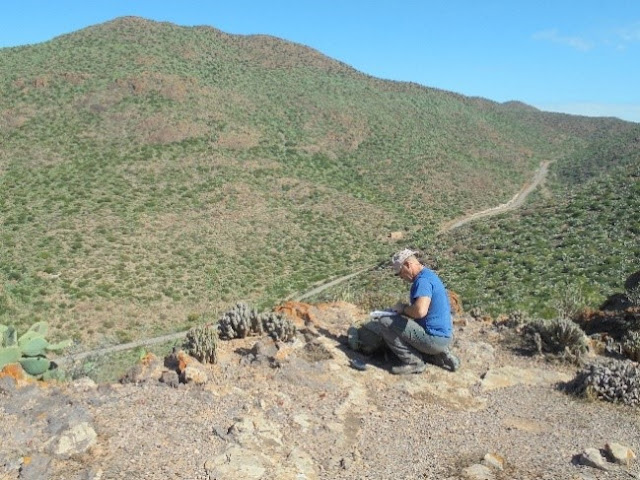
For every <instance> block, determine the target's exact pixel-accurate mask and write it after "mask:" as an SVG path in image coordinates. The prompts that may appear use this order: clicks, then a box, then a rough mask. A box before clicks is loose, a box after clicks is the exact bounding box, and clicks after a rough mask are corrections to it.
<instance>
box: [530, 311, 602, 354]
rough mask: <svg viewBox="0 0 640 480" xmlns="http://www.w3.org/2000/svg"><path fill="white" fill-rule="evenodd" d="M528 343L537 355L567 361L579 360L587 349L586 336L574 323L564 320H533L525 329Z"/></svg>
mask: <svg viewBox="0 0 640 480" xmlns="http://www.w3.org/2000/svg"><path fill="white" fill-rule="evenodd" d="M525 332H526V333H527V337H526V338H528V341H529V343H530V344H531V343H533V345H535V348H536V349H537V350H538V352H539V353H552V354H559V355H563V356H565V358H567V359H573V360H577V359H580V357H581V356H582V354H584V353H585V352H586V351H587V350H588V349H589V344H588V342H587V336H586V335H585V333H584V331H583V330H582V329H581V328H580V327H579V326H578V325H577V324H576V323H574V322H572V321H571V320H568V319H566V318H558V319H555V320H548V321H545V320H534V321H532V322H530V323H528V324H527V325H526V327H525Z"/></svg>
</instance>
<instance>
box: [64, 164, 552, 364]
mask: <svg viewBox="0 0 640 480" xmlns="http://www.w3.org/2000/svg"><path fill="white" fill-rule="evenodd" d="M549 163H550V162H548V161H547V162H543V163H542V164H540V168H539V169H538V170H537V171H536V173H535V174H534V176H533V178H532V179H531V181H529V182H527V183H526V184H525V185H524V186H523V187H522V189H521V190H520V191H519V192H518V193H516V194H515V195H514V196H513V198H512V199H511V200H509V201H508V202H507V203H503V204H502V205H498V206H497V207H492V208H488V209H486V210H482V211H481V212H476V213H472V214H470V215H465V216H464V217H461V218H457V219H454V220H452V221H450V222H447V223H446V224H445V225H444V226H443V227H442V228H441V229H440V231H439V232H438V234H442V233H446V232H448V231H451V230H453V229H456V228H458V227H461V226H462V225H465V224H466V223H469V222H472V221H474V220H477V219H478V218H484V217H490V216H493V215H499V214H501V213H504V212H508V211H510V210H514V209H516V208H519V207H520V206H522V204H523V203H524V201H525V200H526V198H527V197H528V196H529V194H530V193H531V192H533V191H534V190H535V189H536V187H538V185H540V183H541V182H542V181H543V180H544V179H545V178H546V176H547V173H548V171H549ZM376 266H377V264H375V265H367V266H366V267H363V268H362V269H360V270H358V271H357V272H354V273H350V274H349V275H344V276H342V277H339V278H336V279H334V280H331V281H329V282H327V283H323V284H322V285H319V286H317V287H314V288H313V289H311V290H309V291H307V292H305V293H302V294H299V295H294V296H292V297H291V298H293V299H294V300H296V301H301V300H305V299H307V298H310V297H312V296H314V295H317V294H318V293H321V292H323V291H324V290H326V289H327V288H331V287H333V286H335V285H339V284H341V283H343V282H346V281H347V280H350V279H352V278H354V277H356V276H358V275H360V274H362V273H364V272H366V271H368V270H371V269H372V268H374V267H376ZM184 336H186V332H178V333H172V334H169V335H163V336H161V337H155V338H149V339H145V340H138V341H136V342H130V343H123V344H120V345H115V346H111V347H106V348H101V349H99V350H91V351H88V352H81V353H76V354H72V355H67V356H65V357H62V358H58V359H57V361H58V362H60V363H66V362H72V361H78V360H82V359H85V358H87V357H90V356H100V355H106V354H110V353H116V352H120V351H123V350H130V349H133V348H137V347H142V346H148V345H156V344H158V343H164V342H168V341H171V340H177V339H179V338H183V337H184Z"/></svg>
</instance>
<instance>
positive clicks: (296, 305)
mask: <svg viewBox="0 0 640 480" xmlns="http://www.w3.org/2000/svg"><path fill="white" fill-rule="evenodd" d="M311 308H312V306H311V305H310V304H308V303H301V302H294V301H289V302H286V303H283V304H282V305H278V306H277V307H276V308H274V309H273V311H274V312H276V313H284V314H285V315H286V316H287V317H289V318H291V320H292V321H293V324H294V325H295V326H296V327H298V328H302V327H304V326H305V325H306V324H307V323H314V322H315V317H314V315H313V314H312V313H311Z"/></svg>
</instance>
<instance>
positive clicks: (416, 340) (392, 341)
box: [365, 315, 453, 365]
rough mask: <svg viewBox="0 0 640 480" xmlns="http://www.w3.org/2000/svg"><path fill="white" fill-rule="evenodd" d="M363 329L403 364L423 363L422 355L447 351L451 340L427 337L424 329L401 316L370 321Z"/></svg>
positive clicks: (433, 354)
mask: <svg viewBox="0 0 640 480" xmlns="http://www.w3.org/2000/svg"><path fill="white" fill-rule="evenodd" d="M365 328H367V329H369V330H372V331H374V332H375V333H377V334H378V335H380V336H381V337H382V338H383V339H384V341H385V343H386V344H387V345H388V347H389V348H390V349H391V351H392V352H393V353H395V354H396V355H397V356H398V358H399V359H400V361H401V362H402V363H405V364H410V365H419V364H422V363H424V361H423V354H424V355H429V356H435V355H439V354H441V353H446V352H448V351H449V346H450V345H451V343H452V342H453V338H446V337H436V336H433V335H429V334H428V333H427V332H426V331H425V329H424V328H422V327H421V326H420V325H418V324H417V323H416V321H415V320H412V319H410V318H407V317H403V316H402V315H391V316H389V317H380V318H377V319H375V320H372V321H371V322H369V323H368V324H366V325H365Z"/></svg>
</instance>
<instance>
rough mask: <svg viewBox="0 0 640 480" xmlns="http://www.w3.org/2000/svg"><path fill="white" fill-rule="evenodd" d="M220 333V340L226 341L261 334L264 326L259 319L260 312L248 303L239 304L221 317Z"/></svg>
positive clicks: (219, 322) (219, 323)
mask: <svg viewBox="0 0 640 480" xmlns="http://www.w3.org/2000/svg"><path fill="white" fill-rule="evenodd" d="M218 333H219V335H220V338H223V339H226V340H231V339H233V338H244V337H247V336H249V335H251V334H254V335H255V334H258V335H259V334H261V333H262V324H261V322H260V320H259V318H258V312H257V311H256V310H255V309H253V308H251V307H249V305H247V304H246V303H243V302H240V303H237V304H236V305H235V306H234V307H233V308H232V309H231V310H229V311H228V312H225V313H224V314H223V315H222V317H220V320H219V321H218Z"/></svg>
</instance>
